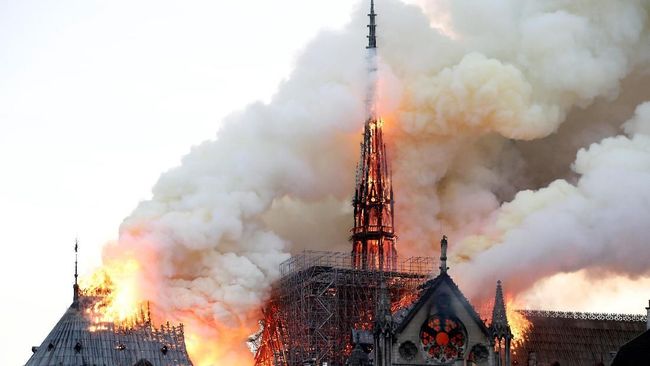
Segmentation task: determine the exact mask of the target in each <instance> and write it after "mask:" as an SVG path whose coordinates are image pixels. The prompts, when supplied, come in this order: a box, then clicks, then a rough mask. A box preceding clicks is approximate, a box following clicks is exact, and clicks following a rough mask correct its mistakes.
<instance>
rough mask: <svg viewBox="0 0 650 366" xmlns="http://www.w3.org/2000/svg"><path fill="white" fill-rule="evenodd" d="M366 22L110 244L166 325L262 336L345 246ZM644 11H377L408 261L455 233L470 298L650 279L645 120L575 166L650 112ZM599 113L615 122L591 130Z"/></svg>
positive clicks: (486, 6)
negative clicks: (561, 276) (268, 302)
mask: <svg viewBox="0 0 650 366" xmlns="http://www.w3.org/2000/svg"><path fill="white" fill-rule="evenodd" d="M360 5H361V6H360V9H359V11H357V13H356V15H355V17H354V18H353V21H352V23H351V24H350V25H349V26H348V27H347V28H346V29H345V30H343V31H342V32H335V33H331V32H330V33H325V34H322V35H320V36H319V37H318V38H317V39H315V40H314V41H313V42H312V43H311V44H310V45H309V46H308V47H307V49H306V50H305V51H304V54H303V55H302V56H301V57H300V58H299V60H298V61H297V65H296V69H295V70H294V72H293V73H292V75H291V77H290V78H289V79H288V80H287V81H286V82H284V83H283V84H282V85H281V86H280V87H279V89H278V92H277V94H276V95H275V96H274V98H273V99H272V101H271V102H270V103H269V104H259V103H257V104H253V105H251V106H249V107H248V108H247V109H246V110H244V111H242V112H239V113H236V114H234V115H232V116H231V117H230V118H229V119H228V120H227V121H226V123H225V125H224V127H223V128H222V129H221V130H220V131H219V134H218V136H217V138H216V139H215V140H213V141H208V142H205V143H203V144H201V145H200V146H197V147H195V148H194V149H192V151H191V152H190V154H188V155H187V156H186V157H185V158H184V159H183V161H182V164H181V166H179V167H177V168H175V169H172V170H170V171H169V172H167V173H165V174H163V175H162V176H161V178H160V180H159V181H158V183H157V184H156V186H155V187H154V189H153V197H152V198H151V199H150V200H148V201H145V202H142V203H141V204H140V205H139V206H138V207H137V208H136V209H135V211H134V212H133V213H132V214H131V216H130V217H128V218H127V219H126V220H125V221H124V223H123V225H122V227H121V229H120V239H119V241H118V242H117V243H114V244H112V245H110V246H108V247H107V249H106V251H105V259H106V260H107V261H110V260H114V259H119V258H124V257H135V258H139V259H140V260H141V262H143V263H146V264H147V265H148V267H147V268H145V271H144V272H145V274H144V275H143V276H144V278H145V279H144V282H145V285H143V286H142V287H143V288H144V291H145V293H144V294H143V296H146V297H148V298H152V299H155V300H156V303H157V304H158V307H159V308H160V309H161V310H162V311H163V313H164V314H166V315H170V316H176V317H178V318H179V319H184V317H186V316H187V314H188V313H192V314H194V316H196V317H198V318H200V319H203V320H205V321H206V322H207V323H211V322H214V323H218V324H219V325H220V327H221V326H224V327H232V328H234V327H240V326H244V327H250V329H251V331H252V330H254V328H255V319H256V317H257V316H258V315H259V314H258V312H257V311H258V310H259V307H260V305H261V304H262V303H263V301H264V300H265V298H266V296H267V295H268V289H269V286H270V284H271V283H272V282H273V281H274V280H275V279H277V278H278V275H279V273H278V265H279V263H280V262H281V261H283V260H284V259H286V258H288V255H289V252H290V251H292V250H301V249H303V248H318V249H343V250H346V249H348V248H349V247H348V243H347V239H346V237H347V234H348V229H349V227H350V225H351V223H352V217H351V214H350V208H349V203H348V202H349V199H350V196H351V193H352V191H353V184H354V165H355V163H356V159H357V157H358V143H359V141H360V132H361V128H362V125H363V122H364V98H365V93H366V85H367V84H366V80H365V77H366V76H365V69H366V64H365V59H364V56H365V49H364V46H365V38H364V33H365V31H366V28H365V24H366V22H367V18H365V14H366V13H367V8H366V4H360ZM648 8H649V4H648V1H641V0H637V1H634V0H625V1H616V2H614V1H611V0H594V1H569V0H566V1H560V0H556V1H533V0H495V1H490V2H484V1H475V0H445V1H442V0H441V1H423V2H422V7H417V6H413V5H405V4H402V3H400V2H398V1H396V0H380V1H377V12H378V13H379V17H378V24H379V26H378V33H379V39H378V46H379V55H380V64H379V90H378V108H379V113H380V114H381V115H382V116H383V117H385V119H386V125H385V130H386V136H387V140H388V143H389V147H388V149H389V156H390V157H391V159H392V168H393V174H394V182H395V194H396V201H397V209H396V216H397V230H398V234H399V236H400V242H399V243H398V251H400V253H402V254H403V255H406V254H409V253H413V252H419V253H420V254H421V253H422V251H423V250H425V251H431V254H433V251H434V250H435V249H434V248H435V243H436V242H437V239H438V238H439V235H440V234H441V232H442V231H444V232H446V233H448V234H450V236H451V238H452V246H451V247H452V248H453V250H454V251H455V253H456V259H457V260H461V261H466V262H468V264H467V267H466V269H463V270H462V271H461V270H459V272H458V273H463V283H464V284H465V285H467V286H468V288H470V289H471V284H472V283H476V284H478V283H484V281H473V279H485V278H489V277H490V276H493V277H501V278H502V279H503V280H505V281H506V285H507V289H511V290H516V291H521V290H525V289H526V288H527V287H528V286H531V285H532V284H533V283H535V282H536V281H537V280H539V279H541V278H544V277H545V276H550V275H553V274H555V273H558V272H571V271H578V270H581V269H584V268H593V269H602V270H609V271H618V272H619V273H623V274H626V275H630V276H632V275H637V276H638V275H643V274H647V265H644V264H645V263H648V259H650V258H648V256H649V254H650V251H648V250H647V249H645V246H644V243H643V238H644V233H645V226H644V225H643V224H644V223H645V222H648V219H649V218H650V217H649V216H650V212H649V209H648V207H650V205H648V203H649V200H650V197H649V195H648V192H650V191H649V190H647V188H645V187H648V183H649V179H650V177H649V175H648V174H649V173H648V172H650V158H649V157H650V151H648V137H647V136H646V135H644V133H647V131H648V129H650V127H649V126H648V120H647V116H648V113H647V110H648V109H650V107H647V105H645V106H642V107H640V108H639V109H638V113H637V116H636V117H635V118H634V119H632V120H631V121H630V122H628V123H627V124H625V128H626V131H627V132H628V133H629V134H630V137H624V136H619V137H612V138H606V139H605V140H603V141H602V142H601V143H599V144H596V145H592V146H591V147H589V148H588V149H584V150H580V152H579V153H578V157H577V159H576V161H575V164H574V165H573V171H571V169H569V168H570V162H571V160H570V159H569V158H568V157H569V156H572V155H575V153H576V151H577V149H579V148H582V147H586V146H587V145H588V144H590V143H593V142H596V141H599V140H600V139H602V138H604V137H609V136H612V135H614V134H618V127H619V126H620V125H621V124H622V122H623V121H625V120H626V119H627V118H629V113H630V112H629V111H630V109H632V108H634V106H635V105H636V104H638V103H639V102H641V101H643V100H644V99H643V98H646V99H650V95H648V94H650V91H648V90H645V89H647V88H644V85H643V83H639V82H636V81H638V80H648V77H647V76H646V75H645V74H644V73H645V72H646V71H647V66H648V55H650V52H648V46H649V45H650V42H648V41H650V39H649V37H648V35H649V33H648V22H647V21H648V19H647V11H648ZM423 9H424V11H423ZM441 10H443V11H444V13H439V12H438V11H441ZM252 87H254V86H252ZM216 102H218V101H216ZM599 110H600V111H607V112H606V113H608V114H610V115H608V118H607V119H606V120H598V121H595V120H593V118H592V117H593V115H594V114H597V113H596V112H597V111H599ZM603 113H605V112H603ZM598 115H600V114H598ZM557 178H567V179H569V181H565V180H558V181H555V182H553V183H550V182H551V181H552V180H553V179H557ZM576 179H577V180H576ZM572 182H574V183H575V184H574V183H572ZM549 183H550V184H549ZM547 184H548V187H545V186H546V185H547ZM527 189H533V190H535V189H537V190H536V191H528V190H527ZM644 189H645V191H644ZM522 190H523V191H522ZM519 191H522V192H519ZM517 192H519V193H517ZM515 195H516V196H515ZM513 198H514V199H513ZM511 200H512V201H511ZM508 201H511V202H508ZM503 202H508V203H505V204H504V203H503ZM462 239H465V240H464V241H462V244H459V243H460V242H461V240H462ZM617 248H618V249H619V250H615V249H617ZM533 268H534V270H533ZM452 271H453V269H452ZM465 274H467V275H465ZM226 333H227V331H224V330H222V329H219V332H217V333H216V336H217V337H227V335H226ZM242 344H243V342H242ZM242 347H243V346H242ZM233 352H239V351H238V350H233Z"/></svg>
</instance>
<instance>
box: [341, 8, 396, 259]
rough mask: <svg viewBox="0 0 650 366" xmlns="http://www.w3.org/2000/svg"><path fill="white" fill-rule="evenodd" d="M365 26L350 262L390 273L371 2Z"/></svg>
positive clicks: (391, 239)
mask: <svg viewBox="0 0 650 366" xmlns="http://www.w3.org/2000/svg"><path fill="white" fill-rule="evenodd" d="M370 6H371V8H370V13H369V14H368V16H369V17H370V24H369V25H368V29H369V32H370V33H369V36H368V57H369V69H368V76H369V81H370V83H369V87H368V96H367V98H368V99H367V103H368V106H367V107H368V116H367V119H366V123H365V127H364V133H363V142H362V144H361V156H360V159H359V164H358V165H357V176H356V189H355V192H354V199H353V201H352V204H353V206H354V227H353V228H352V237H351V241H352V262H353V264H354V266H355V267H357V268H362V269H379V270H391V269H394V268H395V267H396V265H397V251H396V250H395V241H396V236H395V232H394V228H393V223H394V215H393V204H394V203H393V186H392V182H391V174H390V171H389V169H388V156H387V154H386V145H385V144H384V137H383V132H382V125H383V122H382V120H381V119H379V118H377V116H376V112H375V108H374V104H375V83H376V80H375V79H376V71H377V66H376V65H377V64H376V50H377V49H376V47H377V42H376V32H375V30H376V27H377V26H376V24H375V17H376V16H377V15H376V14H375V7H374V1H371V5H370Z"/></svg>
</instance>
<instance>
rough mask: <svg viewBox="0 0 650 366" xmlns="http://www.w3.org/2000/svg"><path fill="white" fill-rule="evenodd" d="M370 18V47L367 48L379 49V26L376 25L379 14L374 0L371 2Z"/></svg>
mask: <svg viewBox="0 0 650 366" xmlns="http://www.w3.org/2000/svg"><path fill="white" fill-rule="evenodd" d="M368 17H369V18H370V23H369V24H368V31H369V33H368V47H366V48H377V34H376V31H377V24H376V23H375V18H376V17H377V14H375V1H374V0H370V13H369V14H368Z"/></svg>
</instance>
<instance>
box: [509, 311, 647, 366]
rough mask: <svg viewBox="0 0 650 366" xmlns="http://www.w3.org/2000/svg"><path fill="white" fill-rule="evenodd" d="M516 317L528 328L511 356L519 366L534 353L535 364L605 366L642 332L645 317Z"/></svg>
mask: <svg viewBox="0 0 650 366" xmlns="http://www.w3.org/2000/svg"><path fill="white" fill-rule="evenodd" d="M519 313H521V314H522V315H524V316H525V317H526V318H527V319H528V320H529V321H530V322H531V324H532V327H531V329H530V331H528V333H527V334H526V335H525V337H524V339H523V343H522V344H521V346H519V347H518V348H517V351H516V354H515V355H514V356H513V361H518V362H519V364H520V365H525V364H526V359H527V357H528V354H529V353H531V352H533V353H535V355H536V358H537V362H538V364H548V365H550V364H552V363H554V362H558V363H559V364H560V365H572V366H593V365H596V364H598V363H600V362H602V363H603V364H609V361H610V360H611V358H612V355H613V354H614V353H615V352H616V351H617V350H618V349H619V348H620V347H621V346H622V345H623V344H625V343H626V342H629V341H630V340H632V339H634V338H635V337H637V336H639V334H641V333H643V332H644V331H645V330H646V316H645V315H626V314H596V313H578V312H558V311H539V310H523V311H519ZM637 364H638V363H637Z"/></svg>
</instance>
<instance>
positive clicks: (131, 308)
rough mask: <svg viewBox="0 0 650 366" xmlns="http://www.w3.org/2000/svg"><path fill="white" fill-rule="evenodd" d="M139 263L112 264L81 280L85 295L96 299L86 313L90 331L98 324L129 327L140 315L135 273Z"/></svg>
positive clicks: (139, 300)
mask: <svg viewBox="0 0 650 366" xmlns="http://www.w3.org/2000/svg"><path fill="white" fill-rule="evenodd" d="M139 270H140V264H139V263H138V262H137V261H135V260H125V261H120V262H113V263H110V264H109V265H105V266H104V267H102V268H101V269H99V270H97V271H96V272H95V273H93V274H92V275H91V276H90V277H88V278H83V279H82V280H81V288H82V289H83V294H84V295H85V296H90V297H97V301H96V302H95V303H94V304H93V305H92V306H91V307H90V308H88V309H87V310H86V314H87V316H88V317H89V318H90V319H91V321H92V323H93V326H94V327H95V328H94V329H91V330H99V329H102V328H101V324H106V323H114V324H116V325H121V326H129V325H133V324H134V323H135V321H136V320H137V319H138V316H139V315H140V311H141V309H142V304H143V299H140V298H139V296H138V286H137V283H136V273H138V272H139Z"/></svg>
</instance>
